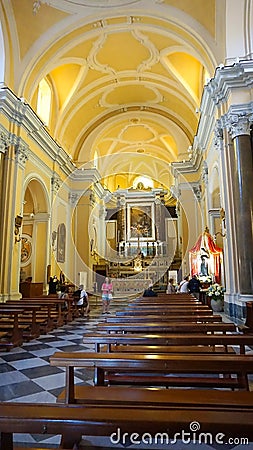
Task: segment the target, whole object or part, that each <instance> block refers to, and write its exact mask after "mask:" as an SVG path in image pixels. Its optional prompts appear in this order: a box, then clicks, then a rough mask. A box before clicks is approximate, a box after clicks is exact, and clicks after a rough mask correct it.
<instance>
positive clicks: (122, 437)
mask: <svg viewBox="0 0 253 450" xmlns="http://www.w3.org/2000/svg"><path fill="white" fill-rule="evenodd" d="M200 428H201V424H200V423H199V422H191V423H190V424H189V430H188V431H186V430H181V431H180V432H177V433H174V435H172V436H170V434H169V433H168V432H159V433H155V434H154V435H152V434H151V433H148V432H144V433H142V434H140V433H137V432H132V433H128V432H122V430H121V429H120V428H117V430H116V432H114V433H112V434H111V435H110V441H111V443H112V444H114V445H117V444H122V445H125V444H132V445H141V444H142V445H143V444H144V445H145V444H146V445H147V446H149V445H157V444H162V445H169V444H170V445H172V444H176V443H178V442H180V443H181V444H185V445H187V444H197V445H201V444H206V445H213V444H216V445H224V444H229V445H248V444H249V439H248V438H246V437H239V438H237V437H233V438H232V437H228V438H226V435H225V434H224V433H222V432H219V433H216V434H213V433H209V432H201V431H200Z"/></svg>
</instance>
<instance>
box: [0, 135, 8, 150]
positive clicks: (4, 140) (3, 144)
mask: <svg viewBox="0 0 253 450" xmlns="http://www.w3.org/2000/svg"><path fill="white" fill-rule="evenodd" d="M9 145H10V139H9V136H8V134H7V133H4V132H3V131H0V153H6V151H7V148H8V147H9Z"/></svg>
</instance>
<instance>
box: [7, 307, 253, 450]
mask: <svg viewBox="0 0 253 450" xmlns="http://www.w3.org/2000/svg"><path fill="white" fill-rule="evenodd" d="M115 309H119V308H118V307H116V308H113V307H112V313H113V312H114V310H115ZM103 320H104V316H103V315H102V314H101V309H100V308H99V307H94V308H92V311H91V314H90V317H89V318H86V319H85V318H80V319H77V320H75V321H74V322H72V323H71V324H68V325H65V326H63V327H61V328H59V329H56V330H54V331H52V332H51V333H49V334H46V335H41V336H40V337H39V339H36V340H33V341H30V342H28V343H25V344H23V345H22V347H17V348H14V349H12V350H11V351H10V352H5V351H4V352H0V401H6V402H12V401H15V402H31V403H55V402H56V398H57V396H58V395H59V393H60V392H61V391H62V390H63V389H64V386H65V371H64V369H62V368H58V367H52V366H50V364H49V357H50V356H51V355H52V354H53V353H54V352H55V351H71V352H72V351H75V352H79V351H82V352H83V351H93V350H94V347H93V345H84V344H83V343H82V337H83V334H84V332H89V331H92V330H95V329H96V326H97V324H98V322H100V321H103ZM249 351H251V352H252V349H249ZM75 374H76V377H75V382H76V383H77V384H82V383H84V384H91V385H92V384H93V371H92V370H89V369H85V370H84V369H80V370H76V371H75ZM14 439H15V442H16V445H17V446H18V445H22V447H28V448H29V446H33V447H38V448H39V447H42V446H43V447H44V448H55V447H56V446H57V445H58V444H59V442H60V436H47V437H46V436H43V435H30V434H27V435H23V434H22V435H21V434H20V435H19V434H15V437H14ZM82 445H83V447H82V448H84V449H89V448H90V449H95V448H96V447H99V448H100V449H101V450H102V449H103V448H104V449H105V448H106V449H108V448H118V447H122V448H126V447H127V448H141V449H143V448H145V449H158V448H163V449H164V448H166V449H168V448H172V449H175V450H183V449H184V448H185V450H195V449H196V447H198V448H200V446H199V445H196V444H193V445H191V444H187V445H186V444H182V442H181V443H180V442H178V443H176V444H173V445H170V444H166V445H165V446H164V445H161V444H160V445H155V444H153V445H150V444H149V445H147V444H139V445H137V447H136V446H133V445H131V443H130V442H125V444H124V445H116V444H115V445H112V444H111V441H110V439H109V437H104V438H101V437H100V438H89V437H86V438H85V439H84V440H83V443H82ZM201 448H202V449H203V450H210V449H214V448H219V449H220V450H223V449H227V450H230V449H231V448H234V449H236V450H245V449H246V448H247V450H248V449H252V450H253V444H248V446H245V445H237V446H234V447H230V446H227V445H225V446H218V447H215V446H209V445H205V444H201Z"/></svg>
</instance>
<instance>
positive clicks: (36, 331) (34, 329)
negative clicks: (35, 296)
mask: <svg viewBox="0 0 253 450" xmlns="http://www.w3.org/2000/svg"><path fill="white" fill-rule="evenodd" d="M1 306H2V305H1ZM1 306H0V308H1ZM3 307H7V308H17V307H20V308H22V309H23V310H24V311H23V314H22V316H21V317H20V318H19V322H20V324H23V325H27V326H28V328H27V329H26V331H25V332H24V333H23V337H24V340H26V341H29V340H31V339H36V338H37V337H39V336H40V334H41V328H42V327H43V326H44V325H45V322H46V319H45V318H41V315H40V313H41V309H42V306H41V305H39V304H38V305H35V304H32V303H29V304H27V302H22V301H20V300H17V301H15V300H14V301H13V300H7V302H6V303H4V305H3Z"/></svg>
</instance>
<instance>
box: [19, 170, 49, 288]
mask: <svg viewBox="0 0 253 450" xmlns="http://www.w3.org/2000/svg"><path fill="white" fill-rule="evenodd" d="M23 204H24V208H23V228H22V236H21V254H20V281H21V282H23V281H26V280H28V281H30V282H32V283H36V284H40V289H39V290H38V292H40V293H43V292H45V290H46V284H47V266H48V242H49V240H48V227H49V207H48V205H49V202H48V198H47V192H46V189H45V187H44V186H43V184H42V182H41V181H40V180H38V179H36V178H32V179H30V180H29V181H28V182H27V186H26V189H25V194H24V201H23Z"/></svg>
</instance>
